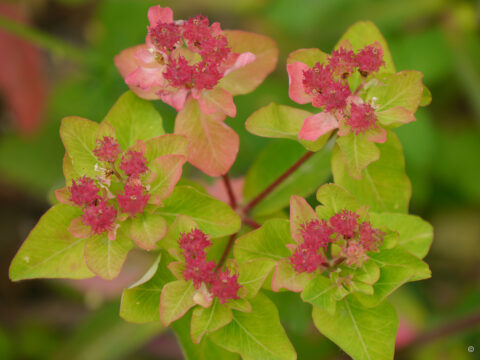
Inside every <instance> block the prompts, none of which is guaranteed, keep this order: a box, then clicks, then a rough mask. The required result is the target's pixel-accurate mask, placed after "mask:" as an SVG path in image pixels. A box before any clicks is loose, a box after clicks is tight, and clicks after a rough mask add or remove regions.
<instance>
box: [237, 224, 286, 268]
mask: <svg viewBox="0 0 480 360" xmlns="http://www.w3.org/2000/svg"><path fill="white" fill-rule="evenodd" d="M292 243H294V241H293V239H292V238H291V236H290V224H289V222H288V221H287V220H280V219H273V220H269V221H267V222H266V223H265V224H263V225H262V227H260V228H259V229H257V230H254V231H251V232H249V233H248V234H246V235H243V236H241V237H239V238H238V239H237V240H236V241H235V245H234V248H233V253H234V256H235V259H237V261H238V262H239V263H240V264H241V263H243V262H245V261H248V260H253V259H265V260H270V261H273V262H277V261H278V260H281V259H284V258H286V257H288V256H290V251H289V250H288V248H287V247H286V244H292Z"/></svg>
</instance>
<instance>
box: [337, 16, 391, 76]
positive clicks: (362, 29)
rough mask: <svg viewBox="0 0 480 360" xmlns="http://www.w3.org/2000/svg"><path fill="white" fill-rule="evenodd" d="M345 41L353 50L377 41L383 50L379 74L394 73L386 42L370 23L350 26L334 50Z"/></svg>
mask: <svg viewBox="0 0 480 360" xmlns="http://www.w3.org/2000/svg"><path fill="white" fill-rule="evenodd" d="M345 40H348V41H350V43H351V44H352V46H353V49H354V50H360V49H362V48H364V47H365V46H368V45H370V44H372V43H374V42H375V41H378V42H379V43H380V45H382V48H383V60H384V61H385V67H381V68H380V70H379V73H382V72H389V73H394V72H395V65H394V64H393V60H392V55H391V54H390V50H389V49H388V45H387V41H386V40H385V38H384V37H383V35H382V34H381V33H380V30H379V29H378V28H377V26H376V25H375V24H374V23H373V22H371V21H359V22H356V23H355V24H353V25H352V26H350V27H349V28H348V29H347V31H346V32H345V34H343V35H342V37H341V38H340V40H339V41H338V43H337V45H335V48H338V47H339V46H340V45H341V43H342V42H343V41H345Z"/></svg>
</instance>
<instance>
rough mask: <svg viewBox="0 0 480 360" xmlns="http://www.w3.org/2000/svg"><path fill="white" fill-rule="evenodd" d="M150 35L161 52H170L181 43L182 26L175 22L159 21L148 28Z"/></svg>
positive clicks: (152, 41)
mask: <svg viewBox="0 0 480 360" xmlns="http://www.w3.org/2000/svg"><path fill="white" fill-rule="evenodd" d="M148 36H149V37H150V41H151V43H152V44H153V46H154V47H155V48H156V49H157V50H158V51H160V52H165V53H166V52H170V51H172V50H174V49H175V48H176V47H177V45H178V44H179V43H180V40H181V38H182V30H181V27H180V26H178V25H177V24H174V23H163V22H159V23H157V24H156V25H155V26H151V27H149V28H148Z"/></svg>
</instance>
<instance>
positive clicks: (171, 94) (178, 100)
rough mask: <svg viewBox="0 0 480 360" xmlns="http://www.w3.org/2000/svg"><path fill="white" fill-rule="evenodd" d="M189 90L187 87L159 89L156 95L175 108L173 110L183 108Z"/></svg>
mask: <svg viewBox="0 0 480 360" xmlns="http://www.w3.org/2000/svg"><path fill="white" fill-rule="evenodd" d="M188 92H189V90H187V89H180V90H176V89H175V90H172V91H168V92H167V91H162V90H161V91H160V92H158V93H157V96H158V97H159V98H160V99H162V101H163V102H164V103H166V104H168V105H170V106H171V107H173V108H175V110H177V111H180V110H182V109H183V106H184V105H185V101H186V99H187V95H188Z"/></svg>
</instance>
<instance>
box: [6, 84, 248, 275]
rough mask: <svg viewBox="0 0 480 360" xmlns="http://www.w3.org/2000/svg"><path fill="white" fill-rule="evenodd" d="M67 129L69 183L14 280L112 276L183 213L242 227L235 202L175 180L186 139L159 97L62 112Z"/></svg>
mask: <svg viewBox="0 0 480 360" xmlns="http://www.w3.org/2000/svg"><path fill="white" fill-rule="evenodd" d="M60 135H61V137H62V141H63V143H64V145H65V149H66V152H65V157H64V163H63V170H64V175H65V180H66V186H65V187H64V188H63V189H60V190H58V191H57V198H58V200H59V203H58V204H56V205H54V206H53V207H52V208H51V209H50V210H48V211H47V212H46V213H45V214H44V215H43V216H42V218H41V219H40V221H39V222H38V224H37V225H36V226H35V227H34V228H33V230H32V231H31V233H30V234H29V236H28V237H27V239H26V240H25V242H24V243H23V245H22V247H21V248H20V250H19V251H18V253H17V255H16V256H15V258H14V259H13V261H12V264H11V267H10V278H11V279H12V280H14V281H17V280H22V279H31V278H72V279H81V278H89V277H92V276H95V275H97V276H100V277H102V278H104V279H107V280H110V279H113V278H115V277H116V276H117V275H118V273H119V272H120V270H121V268H122V265H123V263H124V261H125V259H126V256H127V254H128V252H129V251H130V250H131V249H132V248H134V247H138V248H140V249H143V250H149V251H156V250H157V248H158V247H157V243H158V241H159V240H161V239H162V238H163V237H164V236H165V234H166V232H167V225H168V224H169V223H171V222H172V221H173V220H174V219H175V217H176V216H177V215H178V214H184V215H190V216H192V217H194V218H195V219H196V220H197V222H198V226H199V227H200V228H201V229H202V230H204V231H208V232H210V233H212V234H214V235H215V236H225V235H228V234H231V233H233V232H235V231H237V230H238V228H239V226H240V219H239V217H238V216H237V215H236V214H235V213H234V212H233V211H232V210H231V208H230V207H228V206H227V205H225V204H224V203H222V202H220V201H218V200H215V199H213V198H211V197H210V196H208V195H205V194H203V193H200V192H199V191H197V190H195V189H193V188H191V187H189V186H178V187H175V185H176V184H177V182H178V180H179V179H180V176H181V173H182V166H183V164H184V163H185V161H186V157H187V147H188V144H187V139H186V138H185V137H183V136H180V135H172V134H165V132H164V130H163V126H162V118H161V116H160V115H159V114H158V112H157V111H156V110H155V108H154V107H153V105H152V104H151V103H149V102H148V101H145V100H142V99H140V98H138V97H137V96H136V95H135V94H133V93H132V92H127V93H125V94H124V95H123V96H122V97H121V98H120V99H119V100H118V101H117V103H116V104H115V105H114V106H113V107H112V109H111V110H110V112H109V113H108V114H107V116H106V117H105V119H103V121H102V122H101V123H100V124H99V123H96V122H93V121H90V120H87V119H83V118H79V117H69V118H65V119H63V121H62V125H61V129H60ZM192 203H194V204H195V207H192Z"/></svg>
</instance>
